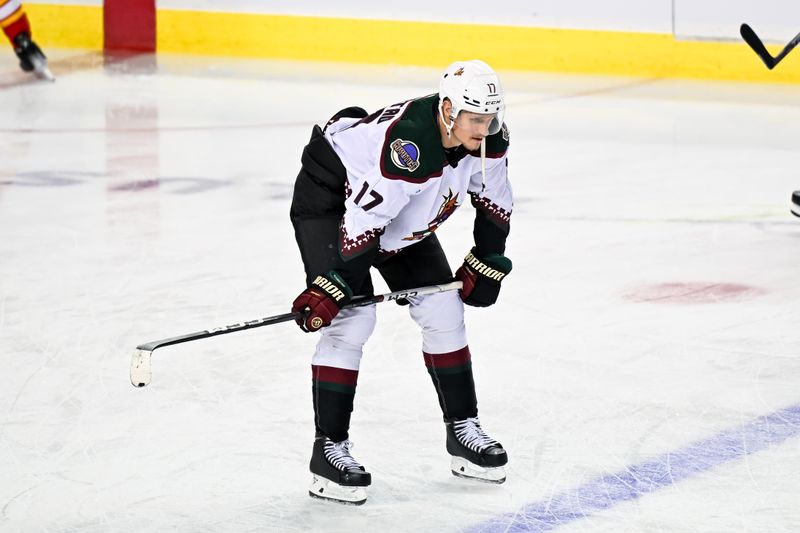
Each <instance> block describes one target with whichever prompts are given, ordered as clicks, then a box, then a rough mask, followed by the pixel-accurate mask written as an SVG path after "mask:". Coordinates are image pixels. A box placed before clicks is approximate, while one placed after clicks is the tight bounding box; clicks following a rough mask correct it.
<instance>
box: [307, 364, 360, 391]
mask: <svg viewBox="0 0 800 533" xmlns="http://www.w3.org/2000/svg"><path fill="white" fill-rule="evenodd" d="M311 374H312V376H313V379H314V381H316V382H318V383H320V382H324V383H333V384H335V385H344V386H346V387H355V386H356V382H357V381H358V370H347V369H346V368H334V367H332V366H321V365H311Z"/></svg>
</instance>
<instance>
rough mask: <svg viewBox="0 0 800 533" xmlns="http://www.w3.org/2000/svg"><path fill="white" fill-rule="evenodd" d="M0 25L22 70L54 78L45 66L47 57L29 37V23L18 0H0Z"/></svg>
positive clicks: (49, 78)
mask: <svg viewBox="0 0 800 533" xmlns="http://www.w3.org/2000/svg"><path fill="white" fill-rule="evenodd" d="M0 26H2V27H3V32H4V33H5V34H6V37H8V40H9V41H11V45H12V46H13V47H14V52H15V53H16V54H17V57H18V58H19V66H20V67H21V68H22V70H24V71H25V72H33V73H34V74H36V76H38V77H40V78H44V79H48V80H54V79H55V78H54V77H53V74H52V73H51V72H50V69H49V68H48V67H47V58H46V57H45V56H44V54H43V53H42V50H41V49H40V48H39V47H38V46H37V45H36V43H35V42H33V40H32V39H31V25H30V23H29V22H28V15H26V14H25V9H24V8H23V7H22V4H21V3H20V0H0Z"/></svg>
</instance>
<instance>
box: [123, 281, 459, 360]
mask: <svg viewBox="0 0 800 533" xmlns="http://www.w3.org/2000/svg"><path fill="white" fill-rule="evenodd" d="M460 288H461V282H460V281H453V282H451V283H446V284H443V285H430V286H427V287H419V288H416V289H409V290H406V291H397V292H389V293H386V294H379V295H377V296H369V297H365V298H358V299H355V300H353V301H352V302H350V303H349V304H347V305H345V306H344V307H343V308H342V309H350V308H353V307H363V306H366V305H372V304H377V303H381V302H388V301H393V300H399V299H401V298H412V297H414V296H422V295H425V294H434V293H437V292H445V291H453V290H458V289H460ZM302 316H303V315H302V313H284V314H282V315H275V316H268V317H265V318H259V319H256V320H249V321H247V322H239V323H237V324H231V325H229V326H220V327H216V328H212V329H208V330H204V331H198V332H195V333H187V334H186V335H178V336H177V337H169V338H166V339H161V340H157V341H152V342H147V343H145V344H141V345H139V346H137V347H136V349H137V350H146V351H149V352H152V351H153V350H155V349H156V348H163V347H164V346H172V345H173V344H181V343H183V342H190V341H196V340H200V339H207V338H209V337H215V336H217V335H227V334H228V333H234V332H236V331H243V330H246V329H253V328H260V327H263V326H271V325H272V324H279V323H281V322H289V321H292V320H295V319H297V318H300V317H302Z"/></svg>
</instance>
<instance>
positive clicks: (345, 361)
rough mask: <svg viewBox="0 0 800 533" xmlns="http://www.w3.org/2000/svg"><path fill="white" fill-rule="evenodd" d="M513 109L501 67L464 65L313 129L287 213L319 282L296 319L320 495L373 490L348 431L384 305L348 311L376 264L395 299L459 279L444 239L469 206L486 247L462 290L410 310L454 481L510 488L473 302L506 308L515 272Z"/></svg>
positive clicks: (305, 295) (478, 251) (315, 491)
mask: <svg viewBox="0 0 800 533" xmlns="http://www.w3.org/2000/svg"><path fill="white" fill-rule="evenodd" d="M504 112H505V102H504V97H503V89H502V87H501V85H500V80H499V79H498V77H497V75H496V74H495V73H494V71H493V70H492V69H491V68H490V67H489V66H488V65H487V64H486V63H484V62H482V61H478V60H473V61H459V62H456V63H453V64H452V65H450V66H449V67H448V68H447V70H446V71H445V72H444V74H443V76H442V78H441V81H440V85H439V93H438V94H432V95H429V96H424V97H421V98H415V99H412V100H407V101H405V102H398V103H395V104H392V105H389V106H387V107H385V108H383V109H379V110H378V111H376V112H374V113H372V114H371V115H368V114H367V112H366V111H364V110H363V109H361V108H357V107H351V108H347V109H344V110H342V111H340V112H338V113H337V114H336V115H334V117H333V118H331V119H330V121H328V123H327V125H326V126H325V128H324V129H322V128H320V127H319V126H315V127H314V128H313V131H312V134H311V140H310V142H309V143H308V145H307V146H306V147H305V149H304V151H303V155H302V168H301V170H300V173H299V175H298V177H297V181H296V183H295V187H294V197H293V200H292V206H291V213H290V214H291V220H292V224H293V226H294V230H295V238H296V240H297V244H298V246H299V248H300V254H301V257H302V260H303V264H304V267H305V272H306V283H307V287H308V288H307V289H305V290H304V291H303V292H302V293H301V294H300V295H299V296H298V297H297V299H296V300H295V301H294V303H293V305H292V311H293V312H298V311H300V312H304V313H305V316H304V319H302V320H299V321H298V324H299V325H300V327H301V328H302V329H303V330H304V331H309V332H313V331H317V330H321V331H320V333H321V335H320V339H319V342H318V344H317V348H316V351H315V353H314V355H313V358H312V365H311V369H312V395H313V406H314V420H315V425H316V438H315V440H314V446H313V451H312V456H311V464H310V469H311V472H312V474H313V482H312V485H311V488H310V494H311V495H312V496H317V497H321V498H327V499H333V500H338V501H342V502H346V503H352V504H361V503H364V501H366V490H365V487H367V486H368V485H369V484H370V482H371V475H370V474H369V473H368V472H367V471H366V469H365V468H364V467H363V466H361V465H360V464H359V463H358V462H357V461H356V460H355V459H354V458H353V456H352V454H351V442H350V440H349V439H348V436H349V434H348V430H349V425H350V415H351V412H352V410H353V398H354V396H355V390H356V382H357V379H358V369H359V362H360V360H361V355H362V347H363V345H364V343H365V342H366V341H367V339H368V337H369V336H370V335H371V333H372V331H373V328H374V326H375V306H374V305H372V306H367V307H355V308H349V309H344V310H342V309H341V308H342V306H344V305H345V304H347V303H348V302H349V301H350V300H351V299H352V298H353V297H354V296H359V295H371V294H372V293H373V286H372V280H371V278H370V272H369V271H370V268H371V267H375V268H376V269H377V271H378V272H379V273H380V275H381V276H382V277H383V279H384V280H385V281H386V283H387V285H388V286H389V288H390V289H391V290H392V291H399V290H404V289H410V288H413V287H417V286H425V285H433V284H441V283H447V282H450V281H452V280H453V274H452V270H451V269H450V266H449V264H448V262H447V258H446V257H445V254H444V252H443V250H442V247H441V246H440V244H439V241H438V240H437V238H436V234H435V233H434V232H435V231H436V229H437V228H438V227H439V226H440V225H441V224H442V223H444V222H445V221H446V220H447V219H448V218H449V217H450V215H451V214H452V213H453V212H454V211H455V210H456V209H457V208H458V207H459V206H461V205H462V204H464V203H465V202H466V201H467V198H469V199H470V200H471V203H472V205H473V206H474V208H475V223H474V232H473V233H474V238H475V246H474V247H473V248H472V249H471V250H470V251H469V253H468V254H467V256H466V258H465V259H464V262H463V264H462V265H461V266H460V268H458V270H457V272H456V275H455V277H456V279H458V280H461V281H462V282H463V288H462V289H461V291H459V292H443V293H437V294H434V295H428V296H422V297H413V298H409V299H408V301H407V302H402V303H403V304H407V305H409V312H410V314H411V318H412V319H413V320H414V321H415V322H416V323H417V324H418V325H419V327H420V329H421V331H422V350H423V358H424V362H425V365H426V366H427V369H428V373H429V374H430V376H431V379H432V381H433V384H434V387H435V389H436V394H437V396H438V400H439V405H440V407H441V410H442V413H443V415H444V422H445V431H446V448H447V451H448V453H449V454H450V455H451V456H452V459H451V470H452V472H453V474H455V475H457V476H461V477H467V478H473V479H477V480H481V481H487V482H492V483H502V482H503V481H505V471H504V468H503V465H505V464H506V462H507V460H508V459H507V455H506V451H505V450H504V449H503V447H502V446H501V444H500V443H499V442H497V441H496V440H494V439H493V438H491V437H489V436H488V435H487V434H486V432H485V431H484V430H483V428H482V427H481V424H480V421H479V419H478V408H477V400H476V395H475V385H474V382H473V376H472V365H471V354H470V350H469V347H468V345H467V335H466V330H465V326H464V306H463V304H465V303H466V304H468V305H473V306H479V307H484V306H489V305H492V304H493V303H495V301H496V300H497V297H498V293H499V291H500V284H501V282H502V280H503V278H504V277H505V276H506V275H507V274H508V273H509V272H510V271H511V261H510V260H509V259H508V258H506V257H505V256H504V255H503V253H504V251H505V242H506V237H507V235H508V233H509V218H510V215H511V207H512V191H511V186H510V184H509V182H508V179H507V161H506V152H507V149H508V143H509V134H508V129H507V128H506V126H505V124H503V116H504Z"/></svg>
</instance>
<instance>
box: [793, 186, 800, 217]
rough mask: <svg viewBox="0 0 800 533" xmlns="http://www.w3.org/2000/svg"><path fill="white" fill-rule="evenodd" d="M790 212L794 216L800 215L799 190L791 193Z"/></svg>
mask: <svg viewBox="0 0 800 533" xmlns="http://www.w3.org/2000/svg"><path fill="white" fill-rule="evenodd" d="M792 214H793V215H794V216H796V217H800V191H794V192H793V193H792Z"/></svg>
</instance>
